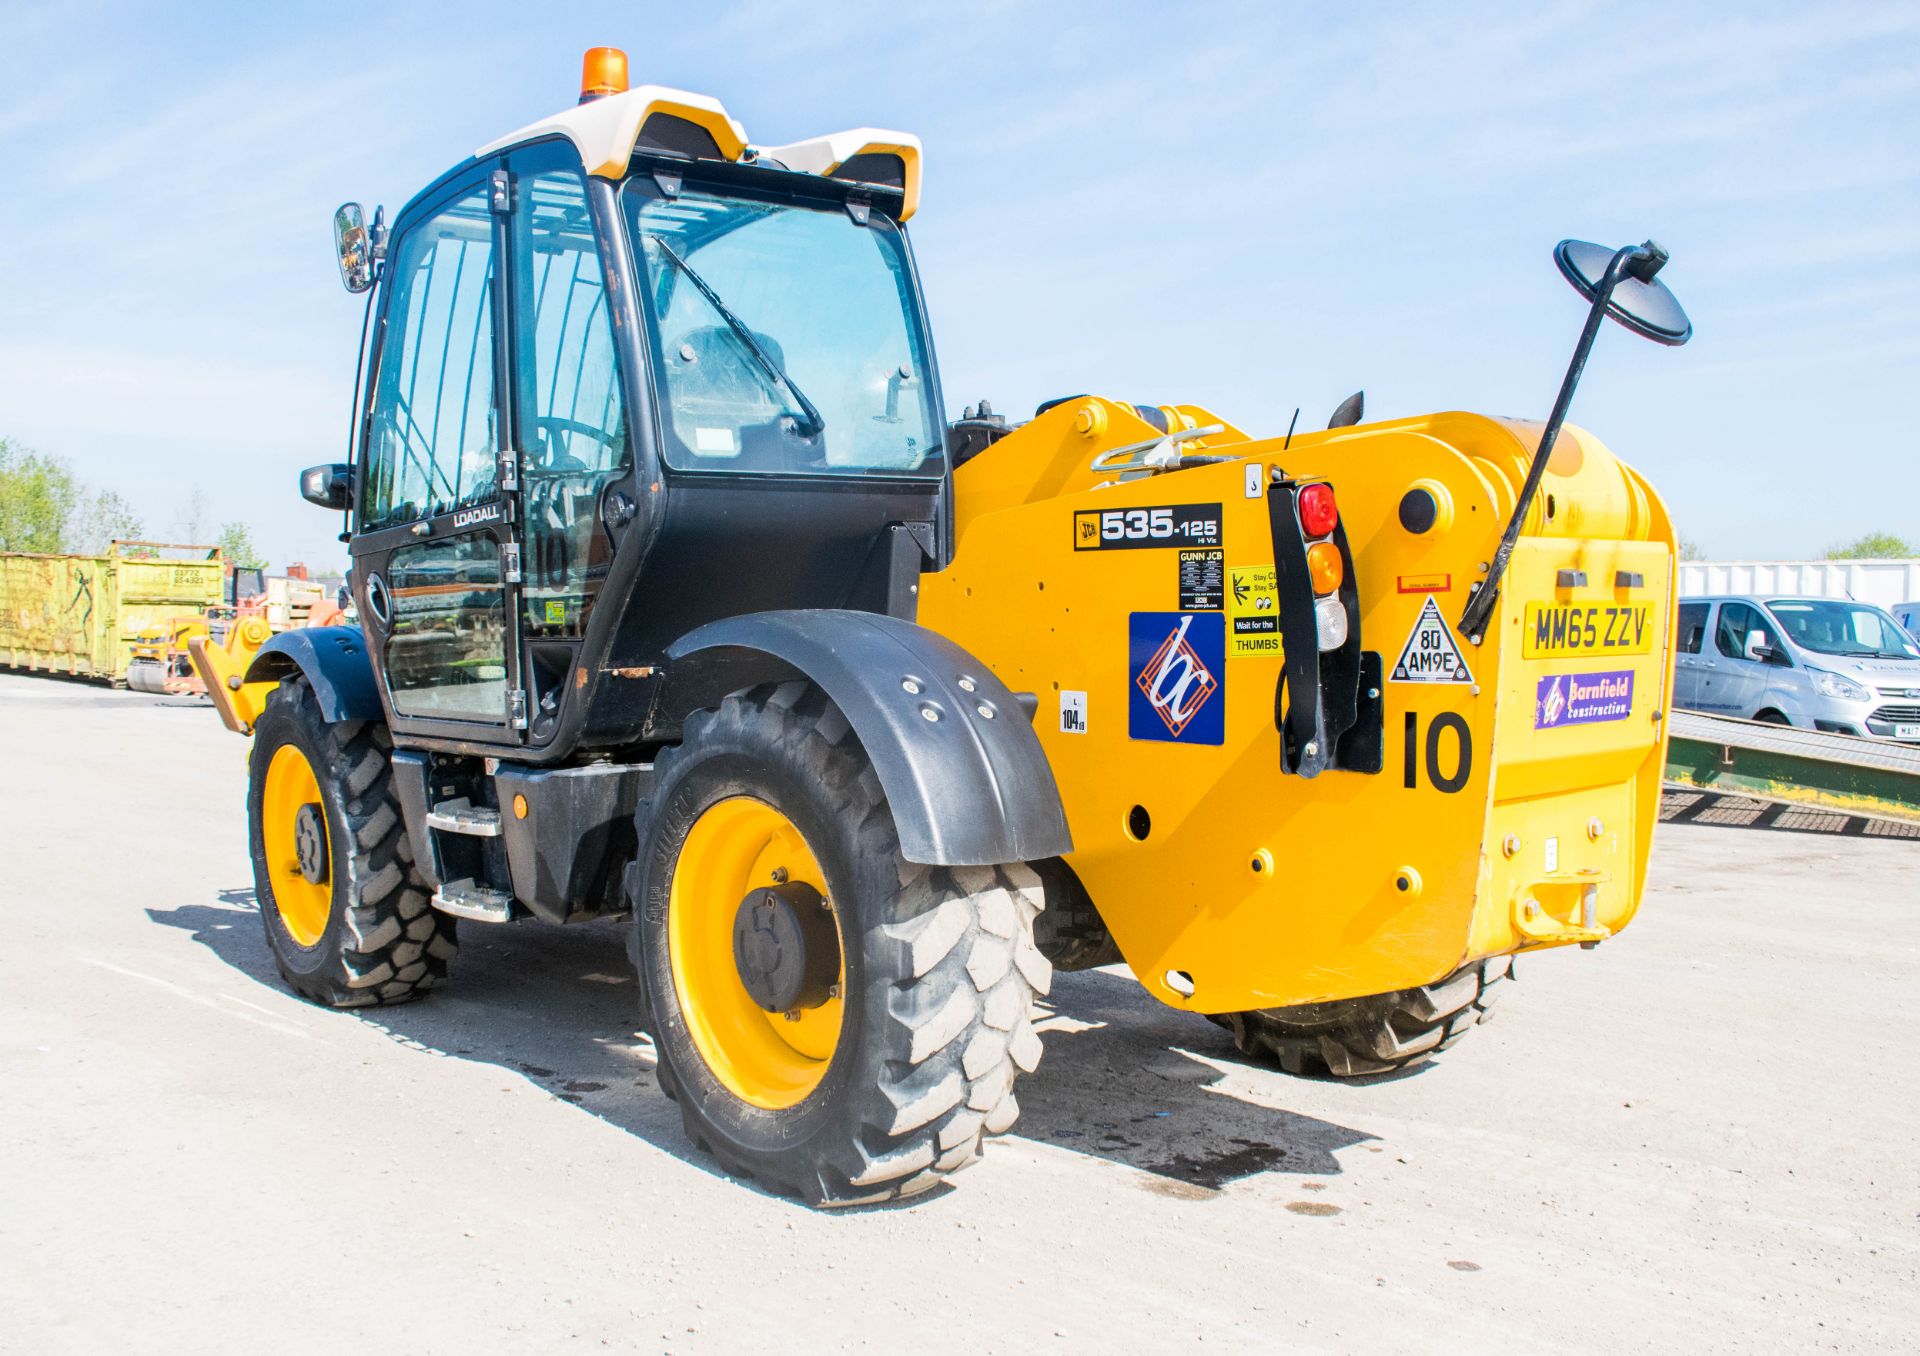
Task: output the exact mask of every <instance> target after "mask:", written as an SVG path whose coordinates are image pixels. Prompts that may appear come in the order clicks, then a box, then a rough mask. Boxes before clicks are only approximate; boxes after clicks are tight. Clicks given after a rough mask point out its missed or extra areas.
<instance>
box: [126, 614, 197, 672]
mask: <svg viewBox="0 0 1920 1356" xmlns="http://www.w3.org/2000/svg"><path fill="white" fill-rule="evenodd" d="M208 634H211V633H210V631H209V628H208V626H207V619H206V617H205V616H204V615H202V616H198V617H175V618H173V619H172V620H170V621H162V622H155V623H154V624H153V625H152V626H148V627H145V628H143V629H142V630H140V631H139V632H137V633H136V634H135V635H134V636H133V637H132V638H131V639H130V640H128V642H127V662H128V663H129V664H131V663H133V662H134V661H135V660H139V659H145V660H148V661H150V662H152V663H163V662H165V660H166V658H167V656H168V655H169V654H171V653H175V652H178V651H180V650H183V649H185V648H186V647H187V643H188V642H189V641H191V640H192V639H193V638H194V637H195V636H204V635H208Z"/></svg>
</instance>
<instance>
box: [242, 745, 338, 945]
mask: <svg viewBox="0 0 1920 1356" xmlns="http://www.w3.org/2000/svg"><path fill="white" fill-rule="evenodd" d="M307 805H316V806H319V807H320V816H319V818H320V825H321V832H322V833H323V834H324V835H325V837H326V840H327V842H326V863H327V868H328V869H327V871H326V872H325V873H324V878H323V879H321V880H319V881H311V880H308V879H307V875H306V872H304V871H302V870H301V869H300V842H299V837H298V834H297V826H298V819H299V815H300V810H301V807H303V806H307ZM326 824H327V816H326V801H325V800H323V799H322V798H321V795H320V779H319V778H318V777H316V776H314V775H313V765H312V764H311V763H309V762H308V761H307V755H306V754H304V753H302V752H301V751H300V747H299V745H297V744H282V745H281V746H280V747H279V748H277V749H275V750H274V751H273V761H272V762H270V763H268V764H267V783H266V786H265V787H264V788H263V789H262V792H261V796H260V838H261V842H262V844H263V845H264V847H265V849H266V858H267V878H268V881H269V883H270V884H271V885H272V888H273V907H274V908H275V909H276V910H278V911H279V914H280V921H281V922H282V923H283V924H285V925H286V929H287V932H288V933H289V934H290V935H291V936H292V937H293V940H294V941H296V942H298V943H300V945H302V946H312V945H313V944H314V943H315V942H317V941H319V940H320V937H321V935H322V934H323V933H325V932H326V930H327V917H328V915H329V914H331V913H332V912H333V871H332V864H333V842H332V837H333V834H332V830H331V829H329V828H327V827H326Z"/></svg>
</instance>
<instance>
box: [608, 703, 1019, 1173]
mask: <svg viewBox="0 0 1920 1356" xmlns="http://www.w3.org/2000/svg"><path fill="white" fill-rule="evenodd" d="M654 776H655V780H654V786H653V791H652V793H651V796H650V798H649V802H648V803H647V804H645V805H642V806H641V807H640V811H639V815H638V821H637V822H638V825H639V832H640V842H641V854H640V858H639V860H638V861H637V862H636V863H635V865H634V868H633V870H632V872H631V873H630V874H629V877H628V885H629V890H630V891H631V897H632V902H633V932H632V945H633V952H634V959H635V964H636V967H637V969H638V970H639V972H640V976H641V981H642V983H641V990H642V997H641V1002H642V1018H641V1020H642V1023H643V1025H644V1027H645V1029H646V1031H647V1032H648V1034H649V1035H650V1036H652V1038H653V1040H654V1043H655V1047H656V1050H657V1053H658V1057H659V1066H658V1075H659V1079H660V1085H661V1088H662V1090H663V1091H665V1092H666V1093H667V1094H668V1096H670V1097H673V1098H674V1099H675V1100H676V1101H677V1102H678V1103H679V1106H680V1111H681V1116H682V1118H683V1120H684V1122H685V1125H686V1130H687V1134H688V1137H689V1138H691V1139H692V1140H693V1141H694V1143H695V1144H697V1145H699V1146H701V1147H702V1148H704V1149H706V1150H707V1151H708V1152H710V1153H712V1154H713V1156H714V1157H715V1158H716V1159H718V1160H719V1161H720V1163H721V1164H722V1165H723V1166H724V1167H725V1168H727V1169H728V1170H730V1171H733V1172H737V1173H742V1174H746V1175H750V1176H752V1177H754V1178H755V1179H757V1180H758V1181H760V1182H761V1183H762V1184H764V1185H766V1186H767V1187H769V1188H771V1189H773V1190H776V1191H779V1192H782V1193H785V1194H792V1195H797V1196H800V1197H801V1198H803V1199H804V1200H806V1201H808V1202H809V1203H811V1204H814V1205H821V1206H838V1205H861V1204H868V1203H872V1202H878V1201H885V1200H891V1199H895V1198H898V1197H903V1196H912V1195H915V1194H917V1193H919V1192H922V1191H925V1190H927V1189H928V1188H930V1187H933V1186H935V1185H937V1184H939V1183H940V1182H941V1181H942V1180H943V1179H944V1178H945V1177H946V1176H948V1175H949V1174H951V1173H954V1172H957V1171H959V1170H960V1169H961V1168H964V1167H966V1166H967V1165H968V1164H970V1163H972V1162H973V1161H974V1160H975V1159H976V1158H978V1157H979V1156H980V1153H981V1152H982V1149H983V1142H984V1140H985V1139H986V1137H987V1136H989V1135H997V1134H1002V1133H1004V1132H1005V1131H1007V1130H1008V1129H1009V1128H1010V1127H1011V1126H1012V1125H1013V1122H1014V1119H1015V1117H1017V1116H1018V1115H1019V1103H1018V1101H1017V1100H1016V1099H1015V1097H1014V1094H1013V1083H1014V1080H1015V1078H1016V1077H1017V1076H1018V1075H1019V1074H1021V1073H1030V1072H1032V1070H1033V1069H1034V1067H1035V1065H1036V1064H1037V1063H1038V1062H1039V1059H1040V1038H1039V1036H1038V1035H1037V1034H1036V1033H1035V1031H1034V1030H1033V1026H1032V1021H1031V1010H1032V1005H1033V999H1034V996H1035V994H1036V993H1040V994H1044V993H1045V992H1047V989H1048V988H1049V986H1050V984H1051V982H1052V967H1051V966H1049V965H1048V964H1047V961H1046V959H1045V958H1044V957H1043V956H1041V954H1040V953H1039V951H1038V950H1037V949H1036V948H1035V947H1034V944H1033V935H1032V933H1033V919H1034V916H1035V915H1036V914H1038V913H1039V912H1040V909H1041V905H1042V896H1041V889H1040V882H1039V879H1038V878H1037V877H1036V876H1035V875H1034V874H1033V872H1032V871H1031V870H1029V869H1028V868H1027V867H1026V866H1024V865H1018V864H1015V865H1007V866H1000V867H928V866H922V865H917V864H914V863H911V862H908V861H906V860H905V859H904V858H903V857H902V856H901V855H900V844H899V839H898V837H897V835H896V832H895V829H894V822H893V816H892V814H891V813H890V812H889V811H888V809H887V805H886V801H885V798H884V796H883V793H882V791H881V788H880V781H879V778H878V776H876V775H875V773H874V770H873V767H872V764H871V762H870V761H869V760H868V758H867V755H866V752H865V751H864V750H863V749H862V748H861V747H860V744H859V742H858V740H857V739H856V738H855V737H854V735H853V732H852V730H851V729H850V728H849V727H848V725H847V722H846V719H845V717H844V716H842V715H841V713H840V711H839V709H838V708H837V707H835V706H833V705H832V704H831V703H830V702H828V701H827V700H826V698H825V697H824V696H823V695H822V694H821V693H820V691H819V690H818V689H817V688H814V687H811V686H809V685H808V684H805V683H798V682H796V683H787V684H783V685H781V686H779V687H777V688H776V687H764V688H756V689H754V690H753V691H752V692H749V693H742V694H735V695H733V696H731V697H728V698H727V699H726V700H725V701H724V702H723V703H722V704H721V705H720V707H719V708H718V709H717V710H713V711H705V712H699V713H696V714H695V715H693V716H691V717H689V719H688V720H687V722H686V726H685V729H684V732H683V742H682V743H681V744H679V745H678V746H676V747H673V748H670V749H666V750H663V751H662V752H661V754H660V755H659V757H658V758H657V760H656V761H655V764H654ZM735 796H749V797H751V798H753V799H756V800H759V801H762V802H764V803H766V804H768V805H771V806H772V807H773V808H774V809H776V810H778V811H779V812H780V813H781V814H783V815H785V816H786V818H787V819H788V820H789V821H790V822H791V823H792V824H793V825H794V826H795V827H796V828H797V829H798V830H799V831H800V833H801V835H802V836H803V837H804V838H805V839H806V842H807V846H808V848H809V849H810V850H811V851H812V853H813V855H814V857H815V859H816V860H817V861H818V863H819V866H820V869H821V871H822V872H823V874H824V876H825V880H826V884H827V886H828V892H829V894H830V896H831V897H832V899H833V901H834V908H835V912H836V916H837V918H838V920H839V929H840V938H841V946H842V958H843V961H844V964H845V967H846V972H845V973H846V995H845V997H844V999H842V1000H841V1001H842V1002H843V1004H844V1007H843V1010H842V1016H841V1028H840V1036H839V1040H838V1043H837V1045H836V1047H835V1049H834V1052H833V1054H832V1056H831V1057H830V1058H829V1060H828V1062H827V1065H826V1068H825V1071H824V1073H823V1074H822V1075H821V1078H820V1081H819V1083H818V1085H817V1086H815V1087H814V1088H813V1090H812V1091H811V1092H809V1093H808V1094H807V1095H806V1096H805V1097H804V1098H802V1099H801V1100H800V1101H798V1102H797V1103H796V1104H794V1105H793V1106H791V1107H788V1108H786V1109H783V1110H769V1109H766V1108H764V1107H761V1106H757V1105H754V1104H752V1103H750V1102H748V1101H746V1100H743V1099H742V1098H741V1097H739V1096H737V1095H736V1094H735V1093H734V1092H733V1091H732V1089H730V1088H729V1087H728V1086H727V1084H725V1083H724V1082H722V1081H721V1079H720V1078H719V1077H718V1076H717V1075H716V1074H715V1073H714V1071H713V1070H712V1069H711V1068H710V1067H709V1066H708V1064H707V1062H706V1061H705V1059H703V1058H702V1056H701V1054H700V1051H699V1048H698V1047H697V1046H696V1045H695V1043H694V1040H693V1038H692V1036H691V1034H690V1033H689V1031H688V1028H687V1022H686V1017H685V1014H684V1012H683V1011H682V1008H681V999H680V994H679V992H678V990H677V988H676V986H675V983H674V979H673V972H672V968H671V964H672V962H671V958H670V956H669V954H668V927H667V914H668V909H669V900H670V897H671V896H670V890H671V886H672V881H673V874H674V871H675V869H676V866H677V863H678V861H679V857H680V851H681V848H682V846H683V845H684V844H685V842H686V839H687V835H688V833H689V831H690V830H691V828H692V827H693V825H694V823H695V821H696V820H697V819H698V818H699V817H700V815H701V814H702V813H704V812H705V811H706V810H707V809H709V808H710V807H711V806H713V805H715V804H718V803H719V802H720V801H722V800H725V799H727V798H730V797H735Z"/></svg>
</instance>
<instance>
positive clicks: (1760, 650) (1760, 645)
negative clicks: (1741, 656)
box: [1745, 631, 1777, 664]
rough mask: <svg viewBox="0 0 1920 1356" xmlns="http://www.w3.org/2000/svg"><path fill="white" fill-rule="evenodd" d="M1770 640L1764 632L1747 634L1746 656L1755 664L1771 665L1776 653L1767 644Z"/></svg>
mask: <svg viewBox="0 0 1920 1356" xmlns="http://www.w3.org/2000/svg"><path fill="white" fill-rule="evenodd" d="M1771 639H1772V638H1771V637H1770V636H1768V635H1767V633H1766V632H1765V631H1749V632H1747V643H1746V647H1745V649H1746V656H1747V658H1748V659H1751V660H1753V661H1754V663H1756V664H1771V663H1773V662H1774V655H1775V654H1776V653H1777V651H1775V649H1774V648H1773V646H1772V645H1771V644H1770V643H1769V642H1770V640H1771Z"/></svg>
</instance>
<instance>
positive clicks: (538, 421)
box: [533, 414, 620, 470]
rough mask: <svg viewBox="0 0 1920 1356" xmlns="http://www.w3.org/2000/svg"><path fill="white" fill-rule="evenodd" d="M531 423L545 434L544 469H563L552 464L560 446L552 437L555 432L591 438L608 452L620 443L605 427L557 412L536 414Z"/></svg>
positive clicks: (616, 447) (617, 448)
mask: <svg viewBox="0 0 1920 1356" xmlns="http://www.w3.org/2000/svg"><path fill="white" fill-rule="evenodd" d="M533 423H534V427H536V428H538V429H540V430H541V431H542V432H544V433H545V434H546V435H547V460H546V465H545V467H543V469H546V470H558V469H563V468H558V467H555V466H554V465H553V461H554V458H555V456H556V455H557V453H558V450H559V447H560V443H559V441H558V440H557V439H556V438H555V437H554V435H555V434H557V433H578V434H579V435H581V436H582V437H584V438H591V439H592V440H593V441H594V442H596V443H599V444H600V445H601V446H602V447H604V448H606V449H607V451H609V452H618V451H619V450H620V445H619V444H618V443H617V442H615V441H614V438H613V435H612V434H610V433H608V432H607V431H606V430H605V429H598V428H595V427H594V426H593V425H592V424H583V423H581V422H580V421H579V420H578V419H566V418H563V417H561V416H560V415H557V414H542V415H536V416H535V417H534V421H533ZM577 469H580V470H585V469H586V467H585V466H581V467H579V468H577Z"/></svg>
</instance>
